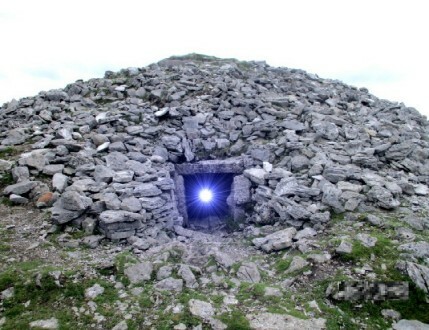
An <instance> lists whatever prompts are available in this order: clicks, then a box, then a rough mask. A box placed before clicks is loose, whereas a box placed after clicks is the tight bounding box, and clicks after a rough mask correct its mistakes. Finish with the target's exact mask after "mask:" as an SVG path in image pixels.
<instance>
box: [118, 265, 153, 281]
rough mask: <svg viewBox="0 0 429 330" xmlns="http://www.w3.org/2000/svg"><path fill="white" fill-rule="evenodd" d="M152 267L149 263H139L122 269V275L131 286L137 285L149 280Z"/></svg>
mask: <svg viewBox="0 0 429 330" xmlns="http://www.w3.org/2000/svg"><path fill="white" fill-rule="evenodd" d="M152 272H153V266H152V264H151V263H150V262H141V263H138V264H135V265H132V266H129V267H127V268H125V269H124V274H125V275H126V276H127V277H128V279H129V280H130V283H131V284H138V283H141V282H144V281H149V280H150V279H151V276H152Z"/></svg>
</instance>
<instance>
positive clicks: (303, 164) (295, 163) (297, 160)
mask: <svg viewBox="0 0 429 330" xmlns="http://www.w3.org/2000/svg"><path fill="white" fill-rule="evenodd" d="M309 163H310V161H309V159H308V158H307V157H306V156H304V155H298V156H294V157H292V159H291V168H292V171H293V172H297V171H301V170H303V169H306V168H307V167H308V165H309Z"/></svg>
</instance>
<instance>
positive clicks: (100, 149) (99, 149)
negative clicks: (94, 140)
mask: <svg viewBox="0 0 429 330" xmlns="http://www.w3.org/2000/svg"><path fill="white" fill-rule="evenodd" d="M109 146H110V142H104V143H103V144H100V145H99V146H98V147H97V152H103V151H106V150H107V149H109Z"/></svg>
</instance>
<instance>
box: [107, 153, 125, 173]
mask: <svg viewBox="0 0 429 330" xmlns="http://www.w3.org/2000/svg"><path fill="white" fill-rule="evenodd" d="M128 160H129V159H128V157H127V156H125V155H123V154H121V153H120V152H117V151H114V152H111V153H109V154H108V155H107V156H106V164H107V167H109V168H111V169H112V170H114V171H121V170H123V169H124V168H126V165H125V164H126V163H127V161H128Z"/></svg>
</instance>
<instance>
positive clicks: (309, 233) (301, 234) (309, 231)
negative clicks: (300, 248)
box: [293, 227, 317, 241]
mask: <svg viewBox="0 0 429 330" xmlns="http://www.w3.org/2000/svg"><path fill="white" fill-rule="evenodd" d="M316 235H317V232H316V231H315V230H314V229H313V228H311V227H307V228H304V229H302V230H300V231H298V232H297V233H296V234H295V236H294V238H293V239H294V240H296V241H299V240H300V239H303V238H310V237H313V236H316Z"/></svg>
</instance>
